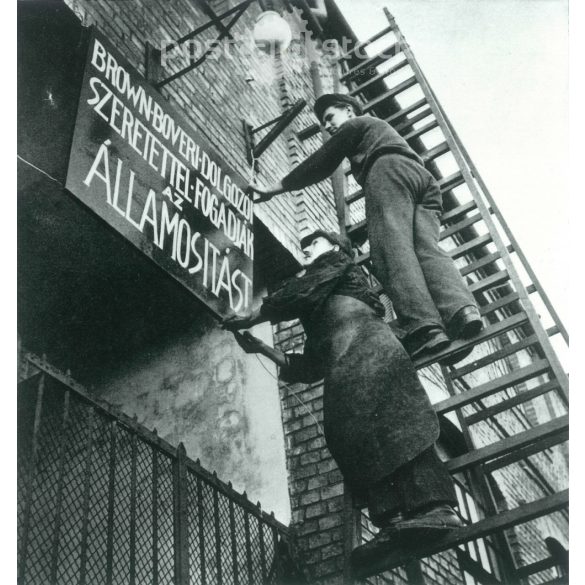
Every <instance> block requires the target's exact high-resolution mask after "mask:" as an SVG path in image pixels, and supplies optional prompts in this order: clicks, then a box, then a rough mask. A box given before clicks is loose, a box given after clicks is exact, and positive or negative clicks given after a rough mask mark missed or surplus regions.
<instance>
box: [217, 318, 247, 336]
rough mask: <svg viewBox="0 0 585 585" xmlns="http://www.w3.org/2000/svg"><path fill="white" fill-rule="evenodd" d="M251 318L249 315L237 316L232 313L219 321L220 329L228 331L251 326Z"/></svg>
mask: <svg viewBox="0 0 585 585" xmlns="http://www.w3.org/2000/svg"><path fill="white" fill-rule="evenodd" d="M252 325H253V323H252V319H251V316H250V315H247V316H245V317H238V316H237V315H232V316H231V317H227V318H226V319H224V320H223V321H222V323H221V327H222V329H227V330H228V331H232V332H235V331H237V330H238V329H248V328H249V327H252Z"/></svg>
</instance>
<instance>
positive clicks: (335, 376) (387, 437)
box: [270, 267, 439, 492]
mask: <svg viewBox="0 0 585 585" xmlns="http://www.w3.org/2000/svg"><path fill="white" fill-rule="evenodd" d="M355 270H359V269H357V267H356V268H355ZM318 274H319V273H318V271H317V272H314V273H313V277H314V276H315V275H317V276H318ZM355 274H356V273H355V272H352V271H350V272H349V273H348V272H347V271H346V272H345V273H343V274H342V275H341V276H339V278H338V280H339V282H337V284H335V285H334V286H331V281H330V280H329V281H328V288H327V290H326V292H325V293H324V294H321V295H319V294H316V295H308V296H305V297H304V299H303V303H302V306H299V311H298V313H299V314H297V315H296V316H298V317H300V318H301V322H302V323H303V326H304V328H305V332H306V334H307V339H306V344H305V351H304V353H303V354H288V355H289V358H290V360H289V364H290V365H289V366H288V367H286V368H282V370H281V377H282V378H283V379H284V380H285V381H289V382H305V383H310V382H315V381H318V380H319V379H321V378H323V379H324V395H323V402H324V421H323V422H324V431H325V439H326V442H327V446H328V448H329V450H330V451H331V454H332V455H333V458H334V459H335V461H336V462H337V464H338V466H339V468H340V470H341V472H342V473H343V476H344V478H345V479H346V481H348V482H349V483H350V484H351V485H352V486H353V488H354V490H356V491H358V492H359V491H362V490H363V489H365V488H367V487H368V486H369V485H371V484H372V483H374V482H377V481H379V480H382V479H384V478H386V477H387V476H388V475H390V474H391V473H393V472H394V471H395V470H396V469H397V468H398V467H400V466H401V465H403V464H405V463H407V462H408V461H410V460H412V459H414V457H416V456H417V455H419V454H420V453H422V451H424V450H425V449H427V448H428V447H430V446H431V445H433V443H434V442H435V441H436V440H437V438H438V436H439V424H438V420H437V416H436V414H435V412H434V410H433V408H432V406H431V404H430V401H429V399H428V397H427V395H426V392H425V390H424V388H423V387H422V385H421V383H420V381H419V379H418V376H417V373H416V370H415V369H414V366H413V365H412V362H411V361H410V358H409V357H408V355H407V353H406V351H405V350H404V348H403V347H402V345H401V343H400V342H399V341H398V339H397V338H396V337H395V335H394V333H393V332H392V330H391V328H390V327H389V325H388V324H387V323H385V322H384V321H383V320H382V318H381V317H380V316H379V315H378V314H377V312H376V311H375V310H374V308H373V307H372V306H370V304H367V303H366V302H364V301H363V300H360V299H358V298H356V297H360V296H361V295H360V294H355V289H356V276H355ZM348 279H349V280H351V286H350V287H349V288H346V289H344V284H347V280H348ZM313 284H314V281H313ZM363 286H367V285H366V284H365V279H364V282H363ZM347 290H349V291H350V294H352V295H354V296H347V295H346V294H339V293H340V292H341V293H343V292H344V291H347ZM313 298H314V299H315V303H318V307H315V306H312V299H313ZM362 298H365V299H366V300H367V296H366V297H362ZM287 300H288V301H289V303H288V304H287V308H286V310H285V311H283V315H284V316H283V319H282V320H284V319H290V318H292V316H293V314H294V310H292V311H291V307H294V303H290V301H292V300H293V298H292V296H291V295H290V294H289V295H288V297H287ZM313 304H314V303H313ZM315 308H316V309H318V310H311V309H315ZM278 312H279V311H278V307H277V306H276V305H272V306H271V308H270V313H271V318H272V320H273V321H275V320H280V319H278Z"/></svg>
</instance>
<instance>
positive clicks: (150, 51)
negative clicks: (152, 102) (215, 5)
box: [146, 0, 257, 89]
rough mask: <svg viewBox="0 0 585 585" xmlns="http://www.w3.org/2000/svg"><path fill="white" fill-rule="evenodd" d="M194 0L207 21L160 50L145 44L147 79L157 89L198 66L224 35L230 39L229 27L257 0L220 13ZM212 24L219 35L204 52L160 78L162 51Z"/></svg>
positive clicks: (206, 4)
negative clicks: (175, 70)
mask: <svg viewBox="0 0 585 585" xmlns="http://www.w3.org/2000/svg"><path fill="white" fill-rule="evenodd" d="M195 1H196V2H197V4H198V5H199V6H200V7H201V9H202V10H203V12H205V14H206V15H207V16H208V17H209V18H210V20H209V21H208V22H206V23H205V24H202V25H201V26H199V27H197V28H196V29H195V30H192V31H191V32H189V33H187V34H186V35H184V36H182V37H181V38H179V39H177V40H176V41H172V42H170V43H169V44H168V45H166V46H165V47H164V48H163V50H162V51H161V50H159V49H155V48H154V47H152V45H149V44H147V46H146V63H147V79H148V80H149V81H151V82H153V83H154V86H155V87H156V88H157V89H160V88H161V87H164V86H165V85H167V84H168V83H171V81H174V80H175V79H178V78H179V77H182V76H183V75H185V73H188V72H189V71H192V70H193V69H195V68H197V67H199V65H201V64H202V63H203V62H204V61H205V60H206V59H207V57H208V56H209V55H210V54H211V53H212V52H213V51H214V49H215V48H216V47H217V46H218V45H219V43H221V41H223V39H224V38H226V37H228V38H230V39H231V38H233V37H232V36H231V33H230V31H231V29H232V28H233V27H234V25H235V24H236V22H237V21H238V20H239V18H240V17H241V16H242V14H244V12H245V11H246V9H247V8H248V6H249V5H250V4H252V2H256V1H257V0H243V2H240V3H239V4H236V6H233V7H232V8H230V9H229V10H226V11H225V12H224V13H223V14H220V15H218V14H216V13H215V11H214V10H213V9H212V8H211V6H210V5H209V4H208V2H207V1H206V0H195ZM232 15H235V16H234V17H233V18H232V19H231V20H229V22H228V23H227V24H225V25H224V23H223V20H224V19H226V18H228V17H229V16H232ZM212 26H215V27H216V28H217V29H218V31H219V35H218V37H217V39H215V41H214V42H213V43H210V45H209V47H208V48H207V49H206V50H205V52H204V53H203V54H202V55H201V56H200V57H199V58H198V59H196V60H195V59H194V57H191V63H190V64H189V65H187V67H184V68H183V69H181V70H180V71H177V72H176V73H173V74H172V75H170V76H169V77H166V78H165V79H162V80H161V79H160V72H161V69H162V59H161V58H162V54H163V51H164V52H165V53H167V52H169V51H171V50H172V49H174V48H175V47H178V46H180V45H182V44H184V43H186V42H187V41H190V40H191V39H193V38H195V37H196V36H197V35H198V34H201V33H202V32H204V31H206V30H207V29H208V28H211V27H212ZM155 63H156V65H155ZM149 64H150V67H148V65H149Z"/></svg>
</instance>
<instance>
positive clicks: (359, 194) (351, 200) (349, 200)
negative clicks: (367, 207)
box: [345, 189, 364, 205]
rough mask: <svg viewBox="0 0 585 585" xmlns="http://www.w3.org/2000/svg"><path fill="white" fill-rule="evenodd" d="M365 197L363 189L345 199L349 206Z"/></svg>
mask: <svg viewBox="0 0 585 585" xmlns="http://www.w3.org/2000/svg"><path fill="white" fill-rule="evenodd" d="M363 196H364V192H363V190H362V189H358V190H357V191H355V192H354V193H352V194H351V195H348V196H347V197H346V198H345V202H346V203H347V204H348V205H351V204H352V203H355V202H356V201H358V200H359V199H361V198H362V197H363Z"/></svg>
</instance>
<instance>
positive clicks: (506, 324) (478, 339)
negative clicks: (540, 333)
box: [414, 312, 528, 368]
mask: <svg viewBox="0 0 585 585" xmlns="http://www.w3.org/2000/svg"><path fill="white" fill-rule="evenodd" d="M527 322H528V316H527V315H526V313H524V312H521V313H518V314H517V315H514V316H512V317H508V318H507V319H504V320H503V321H499V322H498V323H495V324H494V325H490V326H489V327H486V328H485V329H484V330H483V331H482V332H481V333H480V334H479V335H476V336H475V337H472V338H471V339H457V340H455V341H453V342H451V345H449V347H448V348H447V349H445V350H443V351H440V352H437V353H435V354H432V355H429V356H425V357H423V358H419V359H418V360H414V365H415V367H416V368H424V367H425V366H429V365H431V364H433V363H435V362H437V361H439V360H441V359H443V358H445V357H448V356H450V355H453V354H455V353H457V352H458V351H461V350H463V349H467V348H470V347H473V346H475V345H477V344H478V343H483V342H484V341H487V340H489V339H492V338H493V337H497V336H498V335H501V334H502V333H506V332H507V331H510V330H511V329H514V328H516V327H519V326H521V325H524V324H525V323H527Z"/></svg>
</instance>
